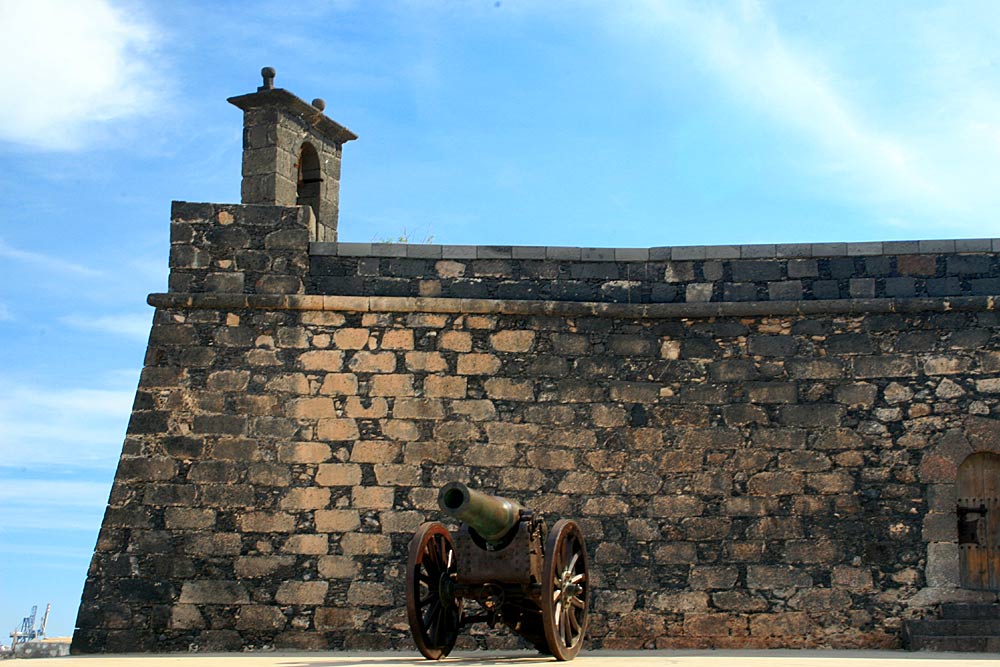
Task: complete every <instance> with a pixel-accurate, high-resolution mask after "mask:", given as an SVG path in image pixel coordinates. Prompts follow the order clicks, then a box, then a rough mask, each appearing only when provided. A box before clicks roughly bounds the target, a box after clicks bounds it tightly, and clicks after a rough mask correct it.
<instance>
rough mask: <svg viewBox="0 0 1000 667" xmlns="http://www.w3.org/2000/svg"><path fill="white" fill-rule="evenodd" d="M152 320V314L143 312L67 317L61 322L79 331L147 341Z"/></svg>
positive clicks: (61, 319)
mask: <svg viewBox="0 0 1000 667" xmlns="http://www.w3.org/2000/svg"><path fill="white" fill-rule="evenodd" d="M152 318H153V315H152V313H150V312H143V313H129V314H126V315H98V316H88V315H66V316H65V317H60V318H59V321H60V322H62V323H63V324H67V325H69V326H71V327H74V328H77V329H85V330H88V331H98V332H101V333H108V334H112V335H115V336H126V337H128V338H137V339H140V340H145V338H146V337H147V336H148V335H149V327H150V324H151V323H152Z"/></svg>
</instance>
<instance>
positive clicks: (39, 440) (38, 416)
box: [0, 380, 134, 469]
mask: <svg viewBox="0 0 1000 667" xmlns="http://www.w3.org/2000/svg"><path fill="white" fill-rule="evenodd" d="M133 397H134V392H132V391H118V390H108V389H88V388H69V389H60V388H47V387H36V386H32V385H27V384H20V383H17V382H15V381H12V380H5V381H3V382H0V467H26V468H36V467H45V466H60V467H63V468H84V469H95V468H108V467H112V466H114V464H115V461H117V459H118V456H119V454H120V453H121V447H122V441H123V439H124V436H125V427H126V426H127V424H128V420H129V415H130V413H131V406H132V400H133Z"/></svg>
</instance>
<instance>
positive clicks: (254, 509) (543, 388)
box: [74, 205, 1000, 652]
mask: <svg viewBox="0 0 1000 667" xmlns="http://www.w3.org/2000/svg"><path fill="white" fill-rule="evenodd" d="M258 208H259V209H266V208H267V207H235V209H233V208H232V207H229V208H227V207H218V206H214V205H180V206H178V207H176V208H175V226H180V225H187V226H190V227H191V229H192V230H193V235H192V236H187V235H183V236H181V235H178V236H176V237H175V238H174V247H175V249H176V247H177V246H190V247H193V248H195V249H197V250H199V251H201V252H203V253H205V254H204V255H203V257H207V258H208V259H207V260H206V263H205V264H204V266H201V265H198V266H195V265H192V264H190V262H189V260H188V259H183V260H182V259H177V258H180V257H182V255H181V254H179V253H173V254H172V258H175V259H173V260H172V261H174V262H175V263H174V264H173V265H172V279H171V286H172V287H173V288H176V289H172V291H171V293H169V294H163V295H152V296H151V297H150V302H151V303H152V304H153V305H155V306H156V314H155V317H154V324H153V328H152V331H151V334H150V342H149V348H148V352H147V358H146V365H145V368H144V370H143V372H142V376H141V379H140V383H139V389H138V391H137V393H136V399H135V404H134V407H133V414H132V419H131V421H130V424H129V428H128V435H127V437H126V441H125V444H124V448H123V452H122V457H121V461H120V463H119V468H118V471H117V474H116V480H115V484H114V487H113V490H112V493H111V497H110V499H109V506H108V509H107V513H106V515H105V519H104V523H103V526H102V529H101V533H100V536H99V538H98V543H97V546H96V549H95V554H94V559H93V562H92V564H91V568H90V571H89V573H88V579H87V583H86V586H85V589H84V594H83V600H82V603H81V608H80V614H79V617H78V621H77V625H78V629H77V632H76V635H75V637H74V650H75V651H77V652H94V651H111V652H118V651H136V650H146V651H151V650H190V649H197V650H221V649H240V648H263V647H282V648H311V649H326V648H331V647H333V648H353V649H366V648H400V649H410V648H411V640H410V639H409V637H408V631H407V626H406V618H405V611H404V608H405V595H404V591H403V578H404V573H403V565H404V563H405V559H406V545H407V542H408V540H409V537H410V535H411V534H412V532H413V530H415V528H416V527H417V526H418V525H419V524H420V523H421V522H422V521H424V520H426V519H431V518H440V513H439V511H438V510H437V507H436V496H437V489H438V488H439V487H440V486H441V485H443V484H444V483H446V482H448V481H451V480H455V479H457V480H461V481H465V482H468V483H470V484H473V485H475V486H477V487H479V488H482V489H484V490H486V491H489V492H498V493H502V494H503V495H506V496H509V497H512V498H514V499H516V500H518V501H520V502H522V503H524V504H526V505H528V506H531V507H534V508H536V509H538V510H539V511H541V512H542V513H544V514H545V516H546V517H547V518H548V519H549V520H550V522H552V521H555V520H556V519H558V518H560V517H574V518H577V519H578V520H579V521H580V522H581V524H582V525H583V528H584V532H585V534H586V536H587V539H588V549H589V553H590V555H591V558H592V570H593V584H594V597H593V616H592V626H591V643H590V645H591V646H594V647H598V646H603V647H605V648H642V647H661V648H665V647H805V646H824V647H868V648H872V647H895V646H899V642H900V626H901V624H902V621H903V620H904V619H906V618H910V617H918V616H922V615H924V614H927V613H929V612H930V611H931V610H933V607H934V605H935V604H937V603H939V602H940V601H942V600H947V599H973V598H977V599H978V598H979V597H982V596H983V595H986V596H989V595H994V596H995V594H986V593H975V592H972V591H962V590H961V589H959V588H958V583H957V568H958V565H957V551H958V545H957V535H956V534H955V525H954V505H955V497H954V484H953V482H954V478H955V470H956V468H957V466H958V464H959V463H961V461H962V460H963V459H964V458H965V457H966V456H967V455H968V454H970V453H972V452H974V451H984V450H989V451H1000V445H998V444H997V443H998V442H1000V438H998V437H997V436H998V435H1000V421H998V420H997V419H996V416H997V409H998V397H1000V352H998V349H1000V346H998V340H1000V338H998V336H1000V322H998V316H997V312H996V311H995V302H994V298H993V296H991V295H964V296H963V295H958V296H948V297H924V298H896V299H889V298H878V297H874V298H864V299H862V298H853V299H851V298H848V299H843V298H841V299H829V300H808V299H802V300H798V301H790V300H787V299H779V300H775V301H753V302H734V301H720V302H690V303H689V302H683V303H661V304H653V303H650V304H628V303H590V302H574V301H556V300H548V301H545V300H541V301H539V300H525V299H508V300H496V299H455V298H444V297H423V298H414V297H394V296H392V295H390V294H381V293H374V294H363V295H343V294H330V293H327V294H317V293H306V292H310V291H312V292H315V291H316V289H315V288H316V286H317V285H318V283H317V282H316V274H315V273H309V272H308V270H306V269H304V267H307V266H309V257H307V256H306V255H305V254H303V253H304V252H305V251H304V250H301V249H300V251H299V254H295V253H294V252H292V250H291V249H290V248H288V247H287V246H285V245H284V244H274V243H272V244H271V245H270V246H268V245H267V242H266V239H267V238H268V237H269V236H268V235H269V234H271V233H273V232H275V231H281V226H282V225H285V224H287V225H289V228H290V229H291V228H294V226H295V225H296V224H300V223H296V222H294V221H295V220H298V219H299V218H296V215H297V213H298V212H299V211H301V209H294V208H293V209H282V208H277V207H274V208H273V210H272V211H271V212H270V214H269V215H270V218H268V213H267V211H266V210H262V211H260V212H257V211H253V210H249V209H258ZM231 209H232V210H231ZM236 209H239V210H236ZM244 209H247V210H244ZM222 213H229V214H231V215H232V216H233V218H234V220H236V219H239V216H240V215H250V214H253V215H257V214H258V213H260V215H262V216H263V218H261V219H260V221H259V222H254V223H253V224H254V225H257V227H256V228H258V229H259V230H261V231H263V230H269V231H267V232H265V233H258V234H249V235H248V236H246V237H242V236H241V237H240V239H238V240H237V242H235V243H234V242H233V241H232V240H231V239H230V240H228V241H226V242H224V243H221V244H220V243H218V242H217V239H218V238H219V237H218V235H217V233H216V229H217V228H216V227H215V225H223V221H222V219H220V214H222ZM224 217H225V216H223V218H224ZM268 219H270V220H271V222H270V223H268ZM227 220H228V219H227ZM281 221H285V222H281ZM305 222H306V220H305V219H302V222H301V224H305ZM247 224H248V225H249V224H251V223H250V222H249V221H248V222H247ZM178 229H179V231H184V227H178ZM199 234H200V236H199ZM292 236H295V235H294V233H292ZM226 238H227V239H228V238H229V237H228V236H227V237H226ZM271 238H274V237H271ZM296 238H298V237H296ZM300 248H301V246H300ZM919 249H920V248H919V246H917V250H919ZM251 250H252V251H254V253H255V254H252V255H250V257H251V258H252V259H253V261H254V262H256V263H255V264H253V266H258V267H261V269H260V271H261V272H262V273H260V274H257V277H256V278H254V279H253V280H252V281H250V282H248V281H247V280H246V275H249V274H250V273H252V272H251V271H250V269H249V268H248V267H247V266H244V264H243V261H242V260H241V257H242V255H241V254H240V253H242V252H248V251H251ZM951 251H955V246H954V242H953V245H952V248H951ZM272 253H273V255H272ZM916 256H932V255H916ZM954 256H956V257H958V256H964V255H962V253H958V254H955V255H954ZM968 256H970V257H985V258H986V259H985V260H976V261H977V262H982V261H986V262H988V263H989V265H990V266H992V265H993V262H994V261H995V257H994V256H993V254H992V253H991V252H985V251H977V252H972V253H971V254H969V255H968ZM941 257H944V259H941V258H937V259H935V260H934V265H935V267H939V266H940V265H941V264H942V263H943V264H944V266H945V267H948V266H949V265H951V264H954V265H955V266H957V263H951V264H950V259H949V258H948V257H945V256H944V255H942V256H941ZM312 259H313V260H315V259H316V256H315V255H313V257H312ZM375 259H377V260H378V262H382V261H383V260H384V259H385V258H380V257H376V258H375ZM456 261H457V260H456ZM581 261H582V260H581ZM671 261H672V260H671ZM683 261H688V260H683ZM692 261H700V260H692ZM734 261H735V260H734ZM895 261H896V262H897V264H896V266H897V267H898V262H899V261H900V260H899V259H898V258H897V259H896V260H895ZM907 261H908V260H907ZM176 262H184V264H183V265H181V264H178V263H176ZM974 263H975V262H974ZM977 265H978V264H977ZM265 267H270V268H265ZM289 267H295V269H294V270H292V269H291V268H289ZM314 268H315V266H314ZM453 268H454V267H453ZM278 269H280V270H281V271H283V272H282V273H281V274H280V275H283V276H293V277H296V278H297V279H298V280H299V281H300V283H299V284H300V285H301V290H289V293H263V292H264V290H259V289H256V287H253V288H251V287H250V285H251V284H253V285H254V286H257V285H260V284H261V282H260V281H261V280H262V279H263V278H266V277H267V274H268V273H269V272H275V271H277V270H278ZM286 269H287V271H286ZM696 270H702V271H703V270H704V269H703V268H702V269H696ZM728 270H732V269H731V268H730V269H725V270H724V271H723V276H725V271H728ZM945 270H947V268H946V269H945ZM240 271H245V272H246V273H245V275H244V280H243V288H242V289H241V290H239V291H237V290H235V289H234V290H232V291H222V292H219V291H217V290H215V289H214V287H215V286H217V285H218V284H220V283H209V282H206V279H207V277H208V276H209V275H210V274H226V273H232V272H240ZM664 271H666V269H664ZM175 275H176V276H185V277H184V278H183V280H182V279H181V278H175V277H174V276H175ZM722 279H724V277H723V278H722ZM983 279H986V278H983ZM218 280H219V281H221V282H222V283H225V280H226V279H223V278H220V279H218ZM848 280H850V279H849V278H848ZM226 284H228V283H226ZM712 293H713V294H715V288H714V287H713V292H712ZM723 293H724V291H723ZM517 643H518V642H517V639H516V638H515V637H513V636H511V635H509V634H505V633H501V632H486V631H485V629H483V628H475V629H472V630H471V631H469V632H468V633H466V634H464V635H463V637H462V639H461V640H460V646H465V647H471V646H490V647H508V646H514V645H517Z"/></svg>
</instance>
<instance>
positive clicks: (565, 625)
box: [562, 609, 573, 646]
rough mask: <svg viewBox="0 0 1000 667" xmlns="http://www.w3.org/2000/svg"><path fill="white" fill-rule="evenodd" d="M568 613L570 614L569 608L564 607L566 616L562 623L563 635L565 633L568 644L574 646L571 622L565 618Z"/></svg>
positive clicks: (564, 637) (564, 615) (564, 638)
mask: <svg viewBox="0 0 1000 667" xmlns="http://www.w3.org/2000/svg"><path fill="white" fill-rule="evenodd" d="M568 615H569V610H568V609H564V610H563V617H564V618H563V623H562V635H563V641H564V642H565V644H566V646H572V645H573V631H572V630H571V629H570V627H569V623H568V622H567V621H566V618H565V617H566V616H568Z"/></svg>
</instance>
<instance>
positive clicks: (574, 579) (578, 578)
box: [569, 572, 587, 584]
mask: <svg viewBox="0 0 1000 667" xmlns="http://www.w3.org/2000/svg"><path fill="white" fill-rule="evenodd" d="M586 579H587V575H586V574H584V573H583V572H581V573H580V574H575V575H573V577H572V578H571V579H570V580H569V583H571V584H578V583H580V582H581V581H585V580H586Z"/></svg>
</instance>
